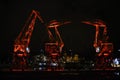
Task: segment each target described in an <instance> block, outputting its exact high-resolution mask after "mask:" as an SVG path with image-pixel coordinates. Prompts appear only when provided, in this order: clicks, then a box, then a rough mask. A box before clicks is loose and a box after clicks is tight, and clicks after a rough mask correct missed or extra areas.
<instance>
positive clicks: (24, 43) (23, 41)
mask: <svg viewBox="0 0 120 80" xmlns="http://www.w3.org/2000/svg"><path fill="white" fill-rule="evenodd" d="M36 19H39V21H40V22H41V23H43V20H42V18H41V16H40V13H39V12H38V11H36V10H32V12H31V14H30V16H29V18H28V20H27V22H26V23H25V25H24V27H23V29H22V31H21V32H20V34H19V35H18V37H17V38H16V40H15V42H14V54H13V63H14V64H19V65H20V66H21V65H26V58H25V57H27V56H28V53H29V52H30V49H29V43H30V40H31V36H32V32H33V30H34V25H35V21H36ZM19 58H21V59H19Z"/></svg>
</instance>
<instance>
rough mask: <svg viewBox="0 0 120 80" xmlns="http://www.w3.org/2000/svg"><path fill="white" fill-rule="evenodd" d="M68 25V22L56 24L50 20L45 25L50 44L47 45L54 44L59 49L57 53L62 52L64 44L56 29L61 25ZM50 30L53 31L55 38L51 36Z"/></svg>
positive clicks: (55, 21) (56, 22)
mask: <svg viewBox="0 0 120 80" xmlns="http://www.w3.org/2000/svg"><path fill="white" fill-rule="evenodd" d="M68 23H70V21H66V22H58V21H57V20H52V21H50V22H49V24H48V25H47V29H48V35H49V39H50V43H47V44H56V45H57V46H58V48H59V52H61V51H62V48H63V47H64V42H63V41H62V38H61V36H60V33H59V31H58V27H59V26H61V25H64V24H68ZM51 28H53V29H54V30H55V36H53V34H52V32H51V31H50V29H51ZM55 37H56V38H55ZM52 42H54V43H52Z"/></svg>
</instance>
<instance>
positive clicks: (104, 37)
mask: <svg viewBox="0 0 120 80" xmlns="http://www.w3.org/2000/svg"><path fill="white" fill-rule="evenodd" d="M82 23H85V24H89V25H92V26H95V27H96V32H95V40H94V44H93V46H94V48H95V49H96V52H97V53H99V54H98V55H102V54H103V53H104V52H108V53H111V52H112V50H113V44H112V43H108V42H107V40H108V35H107V27H106V24H105V23H104V22H103V21H102V20H99V19H96V20H93V21H82ZM100 28H103V33H102V39H99V38H100V35H99V34H100ZM103 46H104V47H103ZM108 46H111V47H110V48H109V47H108ZM100 48H101V50H100ZM108 48H109V49H108Z"/></svg>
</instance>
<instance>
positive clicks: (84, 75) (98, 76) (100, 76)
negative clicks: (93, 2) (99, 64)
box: [0, 70, 120, 80]
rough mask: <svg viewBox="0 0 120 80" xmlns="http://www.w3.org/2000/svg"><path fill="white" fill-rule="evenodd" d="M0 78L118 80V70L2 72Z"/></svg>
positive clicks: (119, 76) (119, 73) (13, 79)
mask: <svg viewBox="0 0 120 80" xmlns="http://www.w3.org/2000/svg"><path fill="white" fill-rule="evenodd" d="M0 78H1V79H0V80H6V79H7V80H31V79H32V80H120V71H119V70H115V71H111V70H108V71H105V70H102V71H74V72H73V71H63V72H39V71H38V72H37V71H36V72H35V71H33V72H32V71H26V72H22V71H20V72H2V74H1V75H0Z"/></svg>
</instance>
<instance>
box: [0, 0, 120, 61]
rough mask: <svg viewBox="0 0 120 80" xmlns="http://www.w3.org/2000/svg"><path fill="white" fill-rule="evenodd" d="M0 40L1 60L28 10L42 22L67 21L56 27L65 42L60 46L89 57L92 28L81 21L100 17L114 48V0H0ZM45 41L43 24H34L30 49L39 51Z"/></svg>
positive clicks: (117, 40)
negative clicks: (33, 12) (37, 15)
mask: <svg viewBox="0 0 120 80" xmlns="http://www.w3.org/2000/svg"><path fill="white" fill-rule="evenodd" d="M0 4H1V5H0V9H1V13H0V14H1V15H0V16H1V21H2V23H1V34H2V36H1V41H0V46H1V49H0V51H1V52H0V54H1V55H0V57H1V59H5V58H7V57H8V54H10V53H11V52H12V50H13V48H12V47H13V42H14V40H15V38H16V37H17V36H18V35H19V33H20V31H21V30H22V28H23V26H24V24H25V22H26V20H27V19H28V17H29V15H30V13H31V11H32V10H33V9H34V10H37V11H39V12H40V14H41V17H42V18H43V20H44V23H48V22H49V21H50V20H53V19H56V20H58V21H71V22H72V23H70V24H66V25H63V26H60V27H59V28H58V29H59V32H60V34H61V37H62V39H63V42H64V44H65V47H64V49H73V50H74V51H75V52H76V53H77V52H79V54H80V55H85V56H88V57H90V56H93V55H94V54H93V53H92V52H94V49H93V41H94V35H95V27H94V26H90V25H87V24H83V23H81V21H84V20H86V19H89V20H92V19H101V20H103V21H104V22H105V23H106V24H107V27H108V35H109V41H110V42H113V44H114V50H115V51H117V50H118V49H119V48H120V36H119V34H120V31H119V13H118V12H119V10H120V9H119V7H118V3H117V2H116V0H113V1H110V0H8V1H1V3H0ZM46 40H47V32H46V30H45V26H44V25H43V24H41V23H36V25H35V28H34V32H33V35H32V38H31V43H30V48H31V49H32V50H33V51H37V50H38V51H39V50H40V48H41V45H42V44H43V43H44V42H46Z"/></svg>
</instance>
